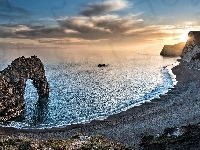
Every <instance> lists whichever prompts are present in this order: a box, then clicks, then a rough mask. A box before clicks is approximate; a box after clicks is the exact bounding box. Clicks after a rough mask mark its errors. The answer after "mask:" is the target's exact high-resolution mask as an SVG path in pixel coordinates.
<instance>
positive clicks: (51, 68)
mask: <svg viewBox="0 0 200 150" xmlns="http://www.w3.org/2000/svg"><path fill="white" fill-rule="evenodd" d="M4 61H5V60H4ZM100 62H101V63H105V64H106V67H98V64H99V63H100ZM9 63H11V62H10V61H6V62H2V63H1V64H4V65H1V68H0V69H1V70H2V69H3V68H5V67H6V65H8V64H9ZM43 63H44V67H45V73H46V77H47V80H48V82H49V87H50V94H49V98H48V99H46V100H42V101H40V100H38V94H37V90H36V89H35V87H34V86H33V84H32V80H30V79H28V80H27V82H26V90H25V95H24V99H25V111H24V114H23V115H22V116H20V117H18V118H16V119H14V120H10V121H8V122H7V123H5V124H4V125H3V126H4V127H15V128H24V129H30V128H33V129H36V128H37V129H44V128H53V127H59V128H62V127H65V126H67V125H72V124H81V123H88V122H90V121H92V120H103V119H106V118H107V117H108V116H110V115H112V114H117V113H120V112H122V111H126V110H127V109H129V108H132V107H134V106H138V105H141V104H142V103H144V102H146V101H150V100H152V99H153V98H157V97H159V95H161V94H165V93H166V92H167V91H168V89H169V88H172V87H173V86H174V85H175V84H176V77H175V75H173V73H172V71H171V69H172V68H173V67H174V66H176V65H177V64H178V62H177V58H164V57H162V56H159V55H149V54H147V55H146V54H134V55H131V56H130V55H128V56H126V57H124V58H123V59H118V58H115V59H113V60H112V61H111V60H108V61H100V60H98V61H97V59H84V60H73V59H62V61H47V60H45V61H44V62H43Z"/></svg>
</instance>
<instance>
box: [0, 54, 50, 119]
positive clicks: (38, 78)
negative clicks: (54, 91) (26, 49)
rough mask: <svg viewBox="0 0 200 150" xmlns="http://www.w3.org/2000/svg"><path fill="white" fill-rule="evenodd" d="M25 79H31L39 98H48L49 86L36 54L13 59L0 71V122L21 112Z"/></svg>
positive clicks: (22, 109)
mask: <svg viewBox="0 0 200 150" xmlns="http://www.w3.org/2000/svg"><path fill="white" fill-rule="evenodd" d="M27 79H32V80H33V85H34V86H35V88H36V89H37V92H38V95H39V100H42V99H43V98H48V95H49V87H48V82H47V79H46V77H45V70H44V66H43V64H42V62H41V60H40V59H39V58H37V57H36V56H31V57H30V58H25V57H24V56H22V57H20V58H17V59H15V60H14V61H13V62H12V63H11V65H9V66H8V67H7V68H6V69H4V70H2V71H0V123H3V122H5V121H7V120H9V119H11V118H13V117H16V116H18V115H21V114H22V113H23V111H24V106H25V103H24V94H25V87H26V81H27Z"/></svg>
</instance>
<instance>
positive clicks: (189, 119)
mask: <svg viewBox="0 0 200 150" xmlns="http://www.w3.org/2000/svg"><path fill="white" fill-rule="evenodd" d="M179 61H180V64H179V65H178V66H176V67H174V68H173V69H172V72H173V73H174V74H175V75H176V80H177V81H178V83H177V84H176V85H175V87H174V88H172V89H169V91H168V92H167V93H166V94H164V95H160V98H156V99H153V100H152V101H151V102H146V103H144V104H141V105H140V106H136V107H133V108H131V109H128V110H127V111H124V112H121V113H119V114H115V115H112V116H109V117H108V118H107V119H105V120H101V121H100V120H99V121H92V122H90V123H86V124H79V125H70V126H67V127H65V128H53V129H43V130H35V129H26V130H24V129H14V128H2V127H1V128H0V136H7V135H9V136H14V137H16V136H26V137H29V138H38V139H47V138H63V139H65V138H69V137H71V136H73V135H74V134H76V133H83V134H85V135H89V136H91V135H103V136H105V137H106V138H108V139H109V140H112V141H116V142H120V143H122V144H124V145H127V146H134V147H136V148H138V146H139V143H140V142H141V138H142V137H143V136H144V135H146V136H147V135H156V134H161V133H162V132H163V131H164V129H165V128H167V127H179V126H183V125H188V124H191V123H198V122H199V120H200V92H199V91H200V71H198V70H195V69H188V68H187V67H186V66H187V63H186V62H182V61H181V60H179Z"/></svg>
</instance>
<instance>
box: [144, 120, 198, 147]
mask: <svg viewBox="0 0 200 150" xmlns="http://www.w3.org/2000/svg"><path fill="white" fill-rule="evenodd" d="M177 131H178V132H179V135H177V134H175V133H177ZM141 146H142V147H143V148H144V150H152V149H170V150H171V149H172V150H173V149H199V148H200V124H195V125H188V126H183V127H181V128H179V129H178V130H177V128H167V129H165V131H164V133H163V134H162V135H161V136H159V137H154V136H144V137H143V139H142V143H141Z"/></svg>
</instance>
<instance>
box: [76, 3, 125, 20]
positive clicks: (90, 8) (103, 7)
mask: <svg viewBox="0 0 200 150" xmlns="http://www.w3.org/2000/svg"><path fill="white" fill-rule="evenodd" d="M127 6H128V2H127V1H126V0H107V1H104V2H101V3H93V4H88V5H86V8H85V9H84V10H83V11H81V12H80V14H81V15H84V16H92V15H99V14H101V13H103V12H110V11H118V10H121V9H124V8H126V7H127Z"/></svg>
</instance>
